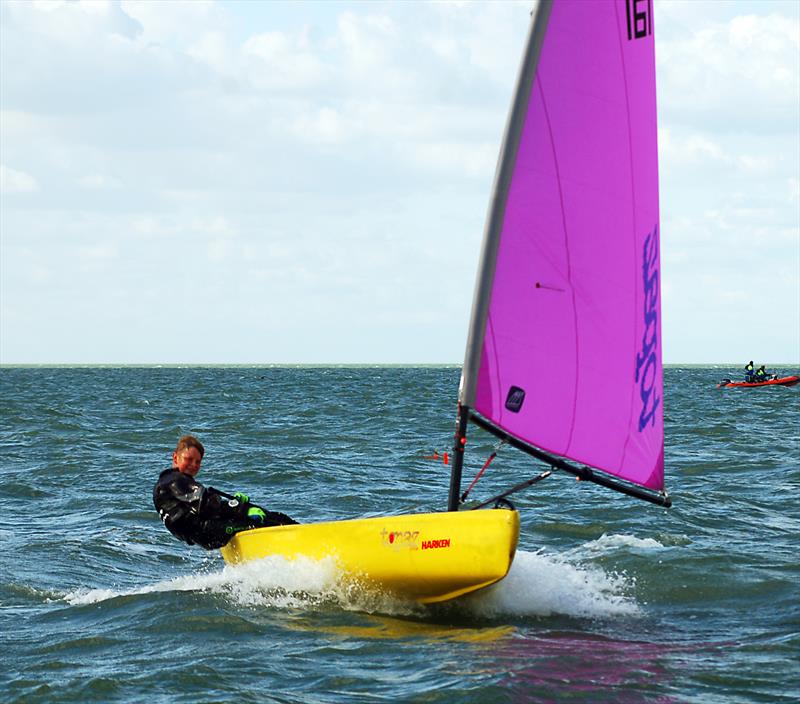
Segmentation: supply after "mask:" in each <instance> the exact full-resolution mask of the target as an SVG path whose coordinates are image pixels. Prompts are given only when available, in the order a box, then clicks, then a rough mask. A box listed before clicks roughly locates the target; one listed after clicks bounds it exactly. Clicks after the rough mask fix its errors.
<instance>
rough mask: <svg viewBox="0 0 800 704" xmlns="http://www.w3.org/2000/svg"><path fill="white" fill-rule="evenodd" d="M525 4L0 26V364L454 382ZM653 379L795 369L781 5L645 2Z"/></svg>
mask: <svg viewBox="0 0 800 704" xmlns="http://www.w3.org/2000/svg"><path fill="white" fill-rule="evenodd" d="M531 6H532V3H530V2H522V3H519V2H495V3H481V2H469V3H467V2H441V3H411V2H401V3H381V2H374V3H360V2H359V3H353V2H346V3H336V2H303V3H281V2H270V3H258V2H228V3H218V2H200V1H199V0H198V1H195V2H168V3H159V2H128V1H126V0H123V1H122V2H101V1H98V2H58V1H56V2H8V1H4V2H1V3H0V13H1V14H0V362H2V363H6V364H11V363H50V362H55V363H326V362H330V363H460V362H461V360H462V358H463V351H464V344H465V336H466V327H467V322H468V317H469V309H470V304H471V296H472V286H473V282H474V276H475V268H476V265H477V257H478V250H479V245H480V240H481V235H482V230H483V221H484V217H485V213H486V207H487V203H488V197H489V191H490V188H491V182H492V177H493V174H494V167H495V162H496V158H497V152H498V149H499V144H500V139H501V137H502V130H503V126H504V123H505V118H506V112H507V109H508V103H509V100H510V95H511V90H512V84H513V81H514V78H515V75H516V70H517V64H518V61H519V57H520V52H521V50H522V44H523V42H524V38H525V33H526V29H527V24H528V17H529V10H530V7H531ZM656 37H657V65H658V100H659V116H660V126H659V158H660V166H661V169H660V171H661V176H660V178H661V219H662V277H663V280H662V289H663V338H664V357H665V361H666V362H668V363H710V362H734V363H737V364H738V363H740V362H742V360H744V361H747V360H748V359H758V360H761V361H762V362H765V363H768V364H776V363H781V362H786V363H792V364H795V365H800V136H799V131H800V128H799V127H798V125H799V124H800V3H797V2H794V0H786V1H780V0H779V1H776V2H769V1H765V0H756V1H754V2H748V1H746V0H741V1H740V2H722V1H713V2H702V0H692V1H691V2H688V1H687V2H670V1H668V0H662V1H661V2H656Z"/></svg>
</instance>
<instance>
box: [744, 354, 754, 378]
mask: <svg viewBox="0 0 800 704" xmlns="http://www.w3.org/2000/svg"><path fill="white" fill-rule="evenodd" d="M754 368H755V367H753V360H752V359H751V360H750V361H749V362H748V363H747V366H746V367H745V368H744V380H745V381H750V382H751V381H754V378H755V373H754V372H753V369H754Z"/></svg>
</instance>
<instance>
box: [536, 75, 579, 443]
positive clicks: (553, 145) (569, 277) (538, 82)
mask: <svg viewBox="0 0 800 704" xmlns="http://www.w3.org/2000/svg"><path fill="white" fill-rule="evenodd" d="M536 86H537V88H538V89H539V94H540V95H541V97H542V110H543V111H544V119H545V122H546V123H547V135H548V137H549V139H550V148H551V149H552V151H553V167H554V168H555V171H556V184H557V185H558V202H559V205H560V206H561V226H562V227H563V228H564V250H565V252H566V255H567V256H566V258H567V281H568V282H569V291H570V295H571V296H572V324H573V329H574V332H575V373H574V375H573V379H574V384H573V389H574V391H573V394H572V418H571V419H570V424H569V435H568V436H567V443H566V447H565V448H564V451H563V453H561V454H568V453H569V449H570V446H571V445H572V438H573V436H574V434H575V414H576V409H577V407H578V388H579V386H580V365H579V364H578V360H579V359H580V354H579V353H580V342H579V339H578V309H577V306H576V305H575V287H574V286H573V285H572V259H571V257H570V251H569V233H568V232H567V217H566V214H565V211H564V192H563V191H562V188H561V171H560V170H559V168H558V155H557V153H556V143H555V139H554V138H553V128H552V126H551V124H550V113H549V111H548V110H547V100H545V97H544V87H543V86H542V77H541V76H540V75H539V74H538V72H537V74H536Z"/></svg>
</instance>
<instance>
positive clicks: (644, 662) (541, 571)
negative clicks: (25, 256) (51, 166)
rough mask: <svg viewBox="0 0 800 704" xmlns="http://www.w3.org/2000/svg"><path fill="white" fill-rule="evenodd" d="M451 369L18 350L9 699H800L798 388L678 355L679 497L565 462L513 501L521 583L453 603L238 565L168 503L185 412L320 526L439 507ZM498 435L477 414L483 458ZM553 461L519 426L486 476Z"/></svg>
mask: <svg viewBox="0 0 800 704" xmlns="http://www.w3.org/2000/svg"><path fill="white" fill-rule="evenodd" d="M784 371H786V372H791V371H794V370H790V369H786V370H784ZM458 375H459V372H458V370H457V369H454V368H331V369H325V368H296V369H295V368H163V369H162V368H145V369H136V368H122V369H113V368H86V369H66V368H58V369H42V368H33V369H31V368H21V369H14V368H2V369H0V420H1V421H2V423H1V425H0V537H2V547H3V549H2V552H1V553H0V560H1V561H2V562H1V563H0V652H2V661H3V667H2V668H1V669H0V701H3V702H48V703H49V704H52V703H53V702H85V701H89V702H140V701H152V702H236V703H237V704H241V703H243V702H336V703H339V702H372V701H384V700H396V701H419V702H448V703H449V702H504V701H506V702H528V701H530V702H548V701H554V700H561V699H563V700H570V701H585V702H597V701H614V702H704V703H705V702H790V701H791V702H793V701H797V700H798V699H800V598H798V597H800V570H799V569H798V565H797V562H798V560H797V557H798V546H799V545H800V540H799V539H798V533H799V532H800V510H799V509H798V496H799V495H800V491H799V490H800V446H799V445H800V440H799V439H798V434H799V433H800V430H799V428H800V388H799V387H795V388H791V389H787V388H777V387H772V388H766V389H735V390H725V391H718V390H717V389H715V388H714V383H715V382H716V381H717V380H718V379H719V378H721V377H722V376H730V375H739V372H738V371H736V370H729V369H725V368H715V369H698V368H691V369H675V368H671V369H668V370H667V376H666V386H667V388H666V398H665V401H666V403H665V407H666V432H667V447H666V453H667V454H666V457H667V481H668V485H669V487H670V490H671V494H672V496H673V499H674V502H675V503H674V507H673V508H672V509H670V510H665V509H661V508H656V507H654V506H651V505H649V504H645V503H643V502H638V501H635V500H633V499H629V498H626V497H623V496H618V495H616V494H614V493H612V492H609V491H607V490H603V489H601V488H598V487H595V486H593V485H589V484H586V483H581V484H577V483H576V482H574V480H571V479H570V478H568V477H565V476H554V477H552V478H550V479H548V480H546V481H544V482H542V483H540V484H538V485H537V486H536V487H535V488H533V489H531V490H529V491H528V492H526V493H525V494H523V495H520V496H519V497H518V499H517V500H516V503H517V505H518V507H519V508H520V511H521V519H522V526H523V527H522V539H521V547H520V551H519V552H518V555H517V558H516V560H515V562H514V565H513V568H512V570H511V573H510V574H509V576H508V578H507V579H505V580H504V581H503V582H501V583H500V584H499V585H497V586H496V587H492V588H490V589H489V590H486V591H484V592H483V593H479V594H477V595H475V596H473V597H471V598H469V599H467V600H464V601H463V602H462V603H460V604H457V605H455V606H452V605H451V606H439V607H436V608H434V607H426V608H423V607H418V606H411V605H409V604H404V603H400V602H397V601H393V600H391V599H388V598H386V597H385V596H381V595H376V594H370V593H367V592H364V591H363V590H359V589H357V588H354V587H353V586H352V585H347V584H343V583H342V582H341V581H340V580H339V579H338V577H337V575H336V573H335V571H334V570H333V568H332V566H331V565H329V564H325V563H285V562H282V561H280V560H271V561H270V560H268V561H265V562H264V563H260V564H255V565H248V566H245V567H242V568H238V569H232V568H226V567H224V565H223V562H222V559H221V558H220V557H219V555H218V553H206V552H204V551H202V550H200V549H198V548H189V547H187V546H185V545H183V544H181V543H179V542H177V541H176V540H174V539H173V538H172V537H171V536H170V535H169V534H168V533H167V532H166V531H165V530H164V528H163V527H162V525H161V524H160V522H159V521H158V518H157V516H156V514H155V512H154V510H153V509H152V504H151V498H150V493H151V489H152V485H153V482H154V480H155V478H156V476H157V474H158V472H159V471H160V469H162V468H163V467H166V466H167V465H168V464H169V458H170V453H171V449H172V447H173V446H174V443H175V440H176V439H177V437H178V436H179V435H181V434H183V433H184V432H194V433H196V434H197V435H198V436H200V438H201V439H202V440H203V441H204V443H205V445H206V448H207V454H206V459H205V461H204V465H203V471H202V473H201V475H200V476H201V479H204V480H205V481H206V482H207V483H209V484H213V485H215V486H217V487H219V488H222V489H229V490H232V491H233V490H241V491H246V492H249V493H250V494H251V495H253V496H254V497H256V498H257V499H258V500H259V501H260V502H261V503H263V504H266V505H268V506H271V507H273V508H275V509H278V510H282V511H286V512H287V513H289V514H291V515H293V516H295V517H296V518H298V519H299V520H301V521H311V520H323V519H335V518H349V517H354V516H361V515H377V514H385V513H394V512H407V511H417V510H438V509H442V508H443V507H444V505H445V503H446V495H447V485H448V474H447V468H446V467H444V466H443V465H442V464H441V463H436V462H433V461H429V460H425V459H424V456H425V455H429V454H430V453H431V451H433V450H439V451H443V450H446V449H449V444H450V442H451V436H452V422H453V413H454V399H455V395H456V388H457V384H458ZM494 446H495V443H494V441H493V440H492V439H491V438H489V437H488V436H484V437H483V439H481V438H479V436H478V431H473V433H472V436H471V442H470V447H471V448H472V458H471V461H470V463H469V465H468V466H467V467H466V468H465V479H466V480H467V481H468V480H469V479H471V477H472V476H473V475H474V473H475V472H476V471H477V469H478V468H479V467H480V465H481V464H482V462H483V460H484V459H485V457H486V456H487V455H488V454H489V452H491V450H492V449H493V448H494ZM536 471H538V468H537V467H535V466H534V465H533V463H532V462H531V461H530V460H529V459H527V458H525V457H524V456H522V455H520V454H519V453H516V452H515V451H513V450H510V449H506V448H504V449H503V450H502V451H501V453H500V455H499V456H498V458H497V459H496V460H495V461H494V463H493V464H492V466H491V468H490V470H489V472H488V476H487V477H486V478H485V479H484V480H482V481H481V483H480V484H479V485H478V488H477V489H476V490H475V492H477V494H478V495H482V496H489V495H490V493H493V492H495V491H498V490H500V489H502V488H505V487H506V486H508V485H510V484H511V483H516V482H518V481H520V480H521V479H522V478H525V477H527V476H531V475H532V474H533V473H535V472H536Z"/></svg>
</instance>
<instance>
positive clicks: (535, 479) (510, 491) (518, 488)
mask: <svg viewBox="0 0 800 704" xmlns="http://www.w3.org/2000/svg"><path fill="white" fill-rule="evenodd" d="M555 471H558V470H557V469H548V470H547V471H546V472H542V473H541V474H537V475H536V476H535V477H533V479H527V480H526V481H524V482H521V483H520V484H517V485H516V486H512V487H511V488H510V489H508V490H507V491H504V492H503V493H502V494H498V495H497V496H493V497H492V498H491V499H487V500H486V501H484V502H483V503H482V504H478V505H477V506H473V508H472V510H473V511H474V510H476V509H479V508H483V507H484V506H488V505H489V504H491V503H495V502H499V501H501V500H502V499H505V498H506V496H511V494H514V493H516V492H518V491H521V490H522V489H527V488H528V487H529V486H533V485H534V484H537V483H538V482H540V481H542V479H547V477H549V476H550V475H551V474H552V473H553V472H555Z"/></svg>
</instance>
